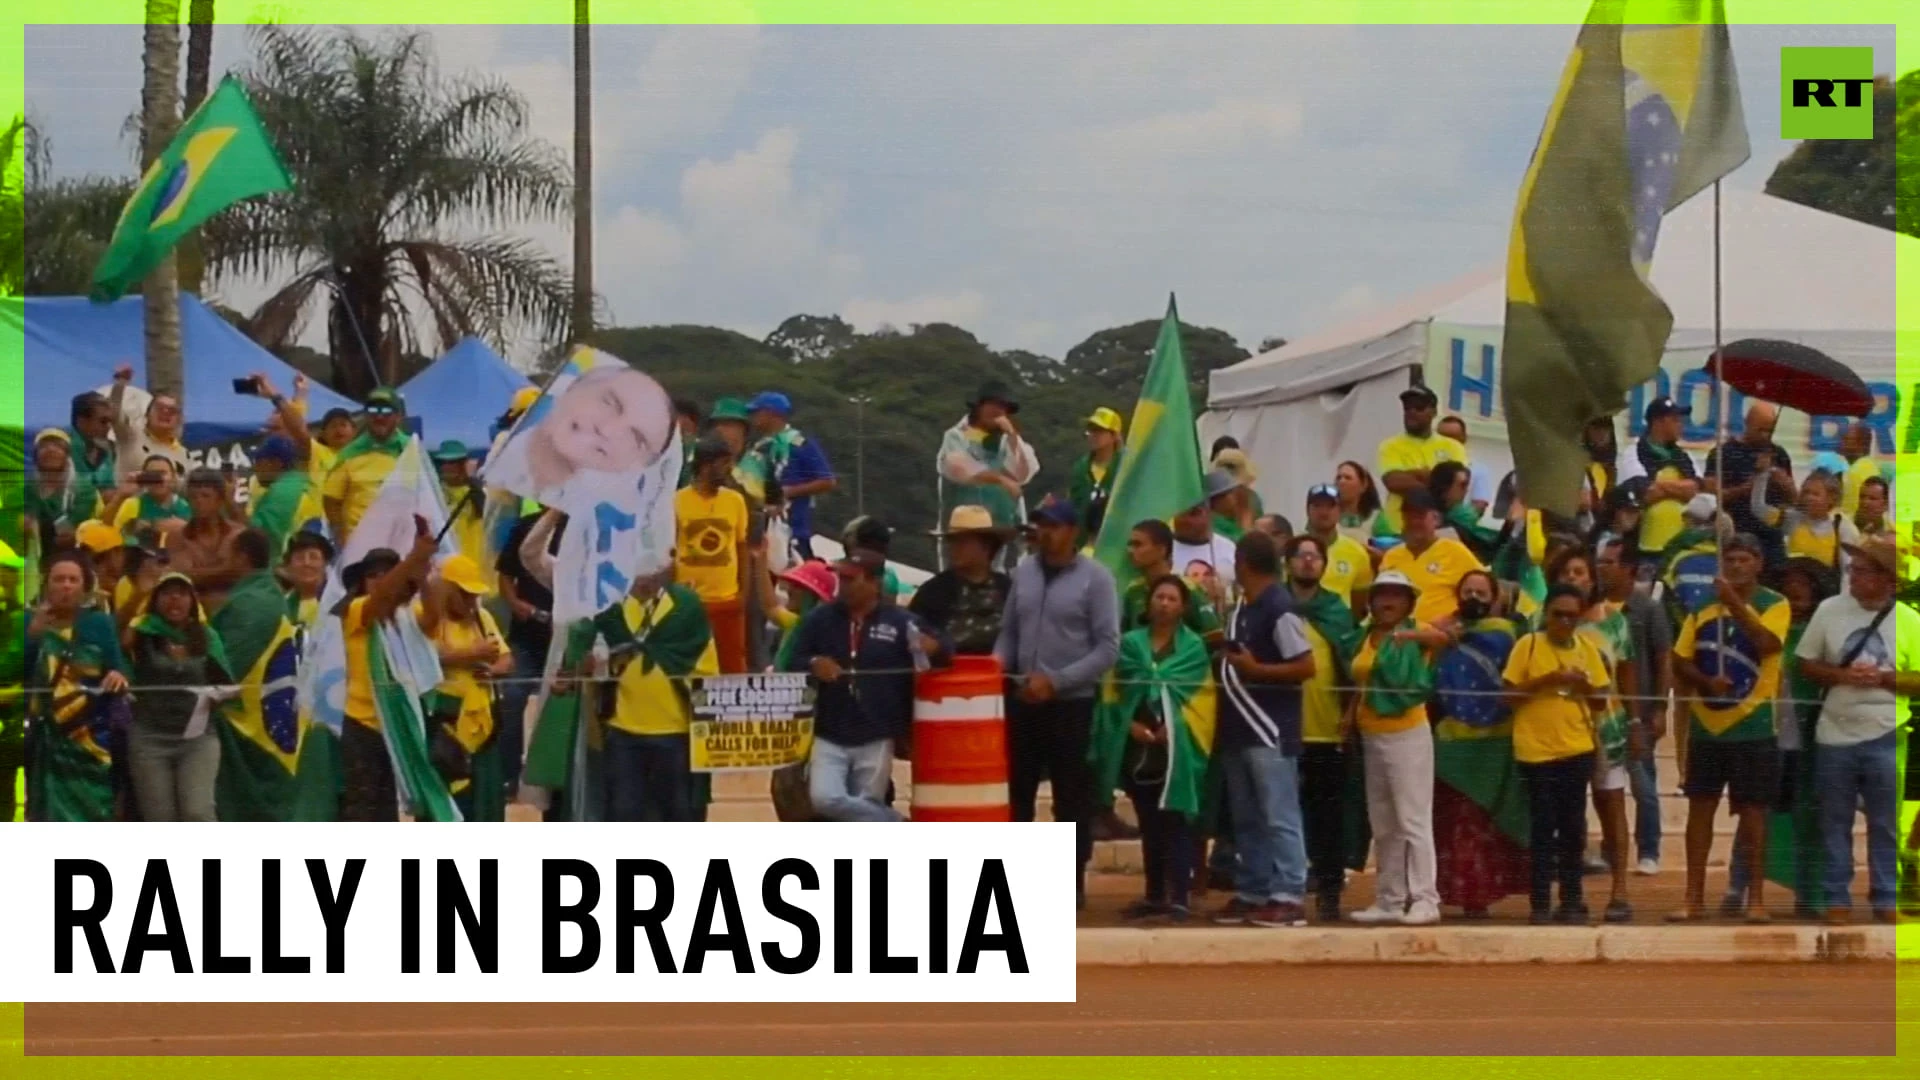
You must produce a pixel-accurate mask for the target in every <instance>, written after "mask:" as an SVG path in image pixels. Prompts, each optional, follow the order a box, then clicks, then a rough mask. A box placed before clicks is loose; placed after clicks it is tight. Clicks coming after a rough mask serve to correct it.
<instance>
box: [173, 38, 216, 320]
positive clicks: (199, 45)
mask: <svg viewBox="0 0 1920 1080" xmlns="http://www.w3.org/2000/svg"><path fill="white" fill-rule="evenodd" d="M212 78H213V0H188V3H187V92H186V97H185V98H184V99H183V100H182V101H181V103H180V115H181V116H183V117H184V116H192V115H193V110H195V109H197V108H199V107H200V103H201V102H202V101H205V100H206V99H207V88H208V84H209V83H210V82H211V81H212ZM176 250H177V251H178V252H179V255H180V288H182V289H184V290H186V291H187V292H190V293H195V294H197V293H199V292H200V282H201V279H202V278H203V277H205V276H206V272H207V251H206V245H205V244H203V243H202V242H201V240H200V234H199V232H198V231H195V232H193V233H191V234H189V235H188V236H187V237H186V238H185V239H184V240H182V241H181V242H180V246H179V247H178V248H177V249H176Z"/></svg>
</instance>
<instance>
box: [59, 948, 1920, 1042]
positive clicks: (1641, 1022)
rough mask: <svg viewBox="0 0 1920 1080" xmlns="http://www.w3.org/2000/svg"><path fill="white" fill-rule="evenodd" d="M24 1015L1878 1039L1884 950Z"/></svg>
mask: <svg viewBox="0 0 1920 1080" xmlns="http://www.w3.org/2000/svg"><path fill="white" fill-rule="evenodd" d="M1907 1025H1908V1029H1909V1034H1910V1035H1911V1033H1912V1019H1911V1018H1908V1021H1907ZM26 1029H27V1030H26V1034H27V1052H28V1053H30V1054H35V1055H41V1054H125V1055H131V1054H151V1055H162V1054H165V1055H194V1056H200V1055H226V1054H332V1055H339V1054H352V1055H367V1054H401V1055H407V1054H415V1055H417V1054H429V1055H461V1054H519V1055H559V1054H616V1055H662V1054H756V1055H757V1054H830V1055H845V1054H858V1055H889V1054H906V1055H943V1054H1010V1055H1021V1054H1073V1055H1081V1054H1120V1055H1130V1054H1203V1055H1204V1054H1220V1055H1233V1054H1418V1055H1433V1054H1661V1055H1669V1054H1721V1055H1731V1054H1741V1055H1781V1054H1795V1055H1799V1054H1808V1055H1828V1054H1848V1055H1864V1054H1891V1053H1893V1052H1894V1049H1895V1022H1894V966H1893V965H1892V964H1891V963H1884V964H1869V963H1860V964H1846V963H1838V964H1782V965H1735V964H1714V965H1703V966H1701V967H1695V968H1677V967H1672V966H1666V965H1661V966H1632V965H1597V964H1595V965H1566V966H1558V965H1555V966H1547V965H1535V966H1523V967H1506V966H1494V967H1445V968H1424V967H1404V966H1387V965H1375V966H1366V967H1314V968H1298V967H1294V968H1283V967H1226V968H1222V967H1211V968H1166V967H1155V968H1145V967H1143V968H1082V969H1080V981H1079V1001H1078V1002H1076V1003H1074V1004H1071V1005H748V1006H742V1005H548V1004H527V1005H421V1004H409V1005H405V1006H395V1005H377V1004H366V1005H304V1006H300V1007H299V1008H296V1009H289V1008H287V1007H285V1006H280V1005H258V1006H256V1005H223V1006H220V1007H218V1008H209V1007H206V1006H202V1005H29V1006H27V1024H26Z"/></svg>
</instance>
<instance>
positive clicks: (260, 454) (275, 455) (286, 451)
mask: <svg viewBox="0 0 1920 1080" xmlns="http://www.w3.org/2000/svg"><path fill="white" fill-rule="evenodd" d="M253 460H255V461H262V460H265V461H277V462H279V463H280V464H282V465H291V464H293V440H292V439H289V438H287V437H286V436H285V435H269V436H267V437H266V438H265V439H263V440H261V442H260V447H259V449H257V450H255V451H254V452H253Z"/></svg>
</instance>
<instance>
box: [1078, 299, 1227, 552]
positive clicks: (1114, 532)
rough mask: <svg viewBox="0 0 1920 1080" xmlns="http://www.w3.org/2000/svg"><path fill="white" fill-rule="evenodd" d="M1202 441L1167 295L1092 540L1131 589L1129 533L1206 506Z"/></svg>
mask: <svg viewBox="0 0 1920 1080" xmlns="http://www.w3.org/2000/svg"><path fill="white" fill-rule="evenodd" d="M1200 478H1201V470H1200V436H1199V433H1198V432H1196V431H1195V430H1194V427H1193V401H1192V399H1191V397H1190V395H1189V394H1188V392H1187V358H1186V354H1185V352H1184V351H1183V350H1182V349H1181V347H1180V313H1179V312H1178V311H1177V310H1176V309H1175V307H1174V302H1173V297H1171V296H1169V297H1168V298H1167V317H1166V319H1165V320H1164V321H1162V322H1161V324H1160V340H1159V341H1157V342H1155V343H1154V346H1153V359H1152V361H1151V362H1149V363H1148V364H1147V378H1146V381H1145V382H1143V383H1142V384H1141V386H1140V400H1139V401H1138V402H1136V403H1135V404H1134V406H1133V422H1132V423H1131V424H1129V425H1128V426H1127V447H1126V454H1125V456H1124V457H1123V458H1122V459H1121V461H1120V473H1119V475H1118V476H1116V477H1115V478H1114V479H1113V494H1112V495H1111V496H1109V497H1108V499H1107V514H1106V517H1105V518H1104V519H1103V520H1102V521H1101V523H1100V535H1099V536H1097V537H1095V538H1094V542H1093V557H1094V558H1095V559H1097V560H1098V561H1099V562H1100V563H1102V564H1103V565H1105V566H1106V568H1107V569H1108V570H1111V571H1112V572H1113V576H1114V580H1115V581H1116V582H1117V583H1118V584H1119V586H1120V588H1122V589H1125V588H1126V586H1127V582H1128V581H1129V580H1131V579H1132V578H1133V576H1134V569H1133V563H1132V562H1131V561H1129V560H1128V558H1127V534H1128V533H1130V532H1132V531H1133V527H1134V526H1135V525H1138V524H1140V523H1141V522H1142V521H1146V520H1149V519H1152V520H1155V521H1167V520H1170V519H1171V518H1173V517H1174V516H1175V515H1177V514H1180V513H1182V512H1183V511H1186V510H1191V509H1192V508H1193V507H1195V506H1197V505H1199V504H1200V502H1201V500H1202V499H1204V498H1205V492H1204V491H1203V490H1202V489H1201V487H1200Z"/></svg>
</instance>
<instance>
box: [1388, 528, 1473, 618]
mask: <svg viewBox="0 0 1920 1080" xmlns="http://www.w3.org/2000/svg"><path fill="white" fill-rule="evenodd" d="M1485 569H1486V567H1484V566H1482V565H1481V564H1480V560H1479V559H1478V558H1477V557H1475V555H1474V554H1473V551H1472V550H1471V549H1470V548H1468V547H1467V545H1465V544H1463V543H1461V542H1460V541H1458V540H1452V539H1445V538H1443V539H1439V540H1435V541H1434V542H1433V544H1432V546H1430V547H1428V548H1427V550H1425V551H1423V552H1421V553H1420V554H1418V555H1415V554H1414V553H1413V552H1412V551H1409V550H1408V549H1407V547H1406V545H1405V544H1402V545H1400V546H1399V547H1396V548H1392V549H1390V550H1389V551H1388V552H1387V554H1386V557H1385V558H1382V559H1381V560H1380V572H1381V573H1383V574H1384V573H1386V572H1387V571H1389V570H1398V571H1400V572H1401V573H1402V574H1405V575H1407V580H1408V581H1411V582H1413V587H1414V588H1416V589H1419V590H1420V600H1419V602H1418V603H1416V604H1415V605H1414V607H1413V617H1414V619H1416V620H1417V621H1419V622H1422V623H1436V622H1439V621H1440V620H1442V619H1444V618H1447V617H1448V616H1450V615H1452V614H1454V613H1455V612H1457V611H1459V610H1460V599H1459V597H1457V596H1455V595H1454V592H1453V590H1454V589H1455V588H1457V587H1458V586H1459V584H1460V579H1461V578H1463V577H1466V576H1467V572H1468V571H1470V570H1485Z"/></svg>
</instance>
